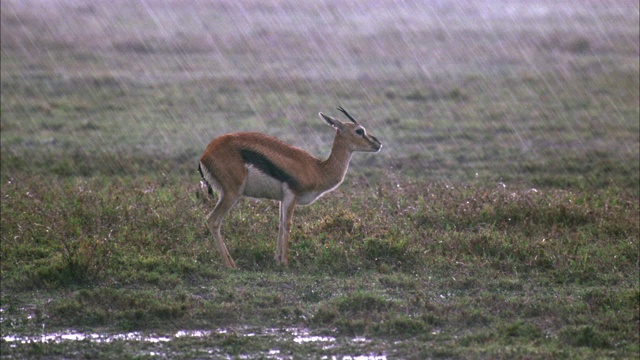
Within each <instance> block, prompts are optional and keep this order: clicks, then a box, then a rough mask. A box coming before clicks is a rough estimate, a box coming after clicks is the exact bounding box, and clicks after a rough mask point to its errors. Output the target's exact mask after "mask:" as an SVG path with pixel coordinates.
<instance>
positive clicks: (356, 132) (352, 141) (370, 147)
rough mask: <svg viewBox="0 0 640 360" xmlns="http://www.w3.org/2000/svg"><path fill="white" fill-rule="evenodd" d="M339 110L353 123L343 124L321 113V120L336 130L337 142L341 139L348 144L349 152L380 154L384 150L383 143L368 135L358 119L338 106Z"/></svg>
mask: <svg viewBox="0 0 640 360" xmlns="http://www.w3.org/2000/svg"><path fill="white" fill-rule="evenodd" d="M338 110H339V111H341V112H342V113H343V114H345V115H346V116H347V118H349V120H351V122H342V121H339V120H337V119H335V118H333V117H331V116H328V115H325V114H323V113H320V114H319V115H320V118H322V120H324V121H325V122H326V123H327V124H329V125H331V126H333V127H334V128H336V129H337V130H338V131H337V135H336V140H338V139H340V140H341V141H343V142H345V143H346V144H348V147H349V150H351V151H363V152H378V151H380V149H381V148H382V143H381V142H380V140H378V139H377V138H376V137H375V136H373V135H369V134H367V130H365V128H364V127H363V126H362V125H360V124H358V122H357V121H356V119H354V118H353V117H352V116H351V115H349V113H348V112H347V111H346V110H345V109H343V108H342V106H338Z"/></svg>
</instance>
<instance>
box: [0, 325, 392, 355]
mask: <svg viewBox="0 0 640 360" xmlns="http://www.w3.org/2000/svg"><path fill="white" fill-rule="evenodd" d="M224 334H236V335H237V336H242V337H270V338H274V340H275V341H276V343H278V342H289V341H293V342H294V343H296V344H299V345H308V344H314V345H316V346H318V348H319V349H322V350H328V349H332V348H335V347H336V346H338V345H340V344H341V343H350V344H354V343H358V344H366V343H368V342H370V340H369V339H367V338H365V337H361V336H357V337H353V338H340V339H337V338H336V337H333V336H328V335H319V334H313V333H311V332H310V331H309V329H306V328H293V327H290V328H266V329H258V328H250V327H246V328H239V329H238V328H218V329H216V330H180V331H177V332H175V333H172V334H170V335H166V334H163V335H158V334H145V333H142V332H127V333H120V334H98V333H82V332H77V331H73V330H69V331H63V332H56V333H44V332H43V333H42V334H40V335H30V336H23V335H5V336H3V337H2V339H3V341H5V342H7V343H8V344H9V346H10V347H12V348H16V347H17V346H18V344H29V343H63V342H73V341H82V342H86V341H88V342H92V343H112V342H117V341H126V342H138V343H169V342H171V341H172V340H174V339H178V338H207V337H210V336H212V335H224ZM147 354H149V355H152V356H154V355H156V356H157V355H161V354H158V353H156V352H153V351H152V352H147ZM265 356H266V357H267V358H281V357H283V354H281V353H280V350H279V349H276V348H272V349H269V350H268V352H265V353H262V356H260V357H265ZM285 357H288V356H285ZM247 358H252V356H248V357H247ZM386 358H387V357H386V355H357V356H350V355H341V356H323V357H322V359H327V360H328V359H331V360H333V359H340V360H345V359H354V360H386Z"/></svg>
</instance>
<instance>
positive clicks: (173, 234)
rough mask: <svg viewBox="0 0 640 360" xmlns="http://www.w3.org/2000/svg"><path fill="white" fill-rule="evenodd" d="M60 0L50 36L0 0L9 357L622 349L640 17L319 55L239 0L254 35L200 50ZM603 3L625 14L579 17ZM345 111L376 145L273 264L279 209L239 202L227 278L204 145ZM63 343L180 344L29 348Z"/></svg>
mask: <svg viewBox="0 0 640 360" xmlns="http://www.w3.org/2000/svg"><path fill="white" fill-rule="evenodd" d="M516 3H517V4H520V3H518V2H514V4H516ZM172 4H173V3H171V4H168V5H166V6H168V7H172V8H173V7H175V9H173V10H172V11H176V13H180V11H183V10H180V9H182V7H181V6H175V5H172ZM176 4H178V3H176ZM549 4H551V3H549ZM549 4H547V5H549ZM67 5H68V6H70V7H69V8H64V9H63V10H64V11H62V10H60V9H61V8H60V6H57V5H56V6H52V7H51V9H47V11H46V13H47V14H48V16H49V20H50V22H52V23H55V22H56V21H64V23H65V24H66V25H65V26H64V27H60V28H55V29H54V28H53V27H51V28H49V27H44V25H43V24H44V23H43V22H41V21H38V18H37V16H36V15H35V12H29V11H24V9H23V8H21V7H16V6H15V4H14V3H11V2H10V1H9V2H5V1H3V3H2V6H3V11H2V24H3V31H2V54H1V57H2V68H1V71H2V79H1V87H2V91H1V92H0V97H1V108H0V111H1V112H0V115H1V121H0V133H1V136H2V142H1V147H0V160H1V161H0V183H1V199H2V201H1V203H0V206H1V210H2V211H1V213H0V217H1V218H0V220H1V223H0V228H1V234H0V236H1V238H0V240H1V244H2V246H1V252H0V256H1V262H0V270H1V290H2V292H1V295H0V309H1V311H0V330H1V331H2V335H3V338H2V339H0V353H1V354H2V356H3V357H6V358H38V357H39V358H64V357H93V358H118V359H120V358H146V357H153V356H160V357H161V356H164V357H168V358H172V357H173V358H177V357H184V358H189V357H191V358H207V357H242V356H248V357H255V358H265V357H272V358H306V357H312V358H313V357H322V356H334V355H335V356H336V357H338V358H340V357H341V356H355V355H367V356H370V357H374V356H376V355H380V356H387V357H389V358H415V359H423V358H505V359H507V358H540V359H543V358H545V359H546V358H636V357H637V355H638V353H639V351H640V350H639V348H638V340H639V335H638V334H639V324H640V319H639V317H638V314H639V313H640V307H639V304H640V293H639V283H638V276H639V266H640V264H639V255H640V254H639V250H638V249H639V246H640V244H639V237H640V236H639V232H640V230H639V226H638V224H639V222H640V219H639V216H640V215H639V214H640V208H639V206H640V205H639V202H638V197H639V196H640V194H639V190H638V189H639V184H640V179H639V174H640V168H639V155H638V142H639V136H640V128H639V126H640V124H639V123H638V117H639V115H640V113H639V112H640V106H639V104H638V96H639V94H638V88H639V83H638V81H639V78H638V63H637V59H638V43H637V33H638V28H637V15H636V17H635V18H633V16H631V17H632V18H633V19H631V20H635V21H632V23H633V24H632V25H631V26H629V25H628V24H629V16H623V15H621V14H622V12H616V11H615V10H616V7H615V6H613V7H612V10H609V9H600V10H598V11H600V12H598V11H594V12H592V11H591V10H590V11H589V12H587V13H580V14H582V15H581V16H582V17H580V16H578V17H576V18H570V19H563V21H562V22H558V21H557V19H555V20H554V19H553V18H554V16H555V15H554V14H552V13H549V14H547V15H544V16H542V18H541V19H538V20H539V21H534V22H533V23H530V22H529V21H531V20H530V19H529V18H523V19H521V20H522V22H521V23H520V24H510V25H507V28H509V26H511V27H513V29H514V31H519V32H523V33H522V34H521V33H518V34H519V35H518V36H513V35H509V34H507V33H503V31H502V30H501V29H499V28H495V29H494V28H487V29H488V30H483V29H480V28H478V29H470V28H465V27H464V26H463V25H462V24H460V25H458V26H454V27H452V28H451V29H447V31H446V32H443V31H442V29H440V30H438V29H432V28H428V29H427V30H425V31H426V32H425V33H423V32H420V31H418V30H416V31H412V32H411V31H410V32H409V34H411V35H412V36H418V37H419V39H420V40H421V41H416V42H415V44H418V43H420V44H422V43H423V41H422V40H424V42H426V43H428V45H429V51H425V50H424V49H423V48H422V47H418V48H416V49H413V48H405V45H407V44H411V43H412V42H411V41H406V40H407V39H408V40H411V39H410V38H406V36H403V32H402V31H400V30H398V31H389V32H384V31H379V32H377V33H376V36H371V34H368V33H366V31H365V32H364V33H361V32H359V31H360V30H358V27H356V29H354V28H353V27H350V26H349V24H348V22H347V25H344V24H343V21H339V23H340V24H337V25H336V26H334V27H333V28H334V32H332V33H331V36H332V38H333V36H334V35H335V39H336V43H337V44H345V43H347V44H356V43H357V44H361V46H355V45H354V46H351V45H350V46H349V47H348V49H347V50H345V51H346V53H345V52H340V51H342V49H340V51H336V52H335V54H333V55H334V56H336V57H337V58H335V59H334V61H333V62H332V61H322V62H318V63H317V62H313V61H311V60H310V58H315V56H316V53H315V52H314V50H317V49H314V48H312V46H311V45H309V42H308V41H306V40H308V39H306V38H304V39H303V38H301V37H300V36H301V35H299V34H297V33H296V32H297V30H296V29H295V28H292V29H279V28H278V27H279V26H280V25H278V24H279V22H273V21H269V19H272V18H270V17H269V16H268V15H265V14H263V13H262V11H266V10H265V9H267V8H268V7H267V8H262V7H259V6H256V7H252V6H247V8H246V9H244V10H246V11H249V12H253V14H254V15H256V14H257V15H256V17H255V21H256V22H257V24H262V25H263V27H265V26H266V27H265V29H263V30H260V31H257V33H250V34H247V37H246V38H242V39H240V38H238V37H237V36H236V35H234V34H222V35H220V38H215V39H207V40H203V39H201V38H199V37H198V36H199V35H198V34H199V33H200V32H202V31H204V30H202V29H197V28H195V27H197V22H194V23H193V24H191V25H190V26H194V28H189V27H185V28H183V30H184V31H185V32H176V34H177V35H175V36H176V37H177V38H176V37H171V36H173V35H172V34H169V33H167V34H165V35H164V36H166V37H169V38H162V37H161V36H159V35H157V34H156V33H154V32H153V31H151V32H149V33H147V32H140V33H139V34H140V38H136V39H134V38H132V37H131V32H130V31H128V30H126V29H124V30H126V31H119V30H121V29H115V30H114V31H115V32H114V33H112V34H111V35H110V36H112V37H110V38H104V37H100V36H98V35H101V34H103V33H102V32H100V31H98V30H95V29H93V30H94V31H95V32H91V31H89V30H91V29H92V28H87V27H86V23H83V22H82V21H84V20H82V19H86V18H89V19H94V20H96V19H97V20H99V19H114V18H112V17H111V16H116V15H117V16H116V18H115V19H119V16H122V17H123V18H124V19H129V20H128V21H121V20H118V23H123V24H124V23H127V24H128V23H129V22H130V23H131V24H132V25H131V26H133V25H135V24H136V23H135V21H134V20H135V19H137V18H140V16H139V14H138V13H136V12H135V11H134V10H135V9H136V8H135V7H123V10H118V11H116V10H115V9H116V7H114V8H110V7H103V6H101V5H99V4H97V5H95V6H80V5H78V4H76V5H78V7H73V6H71V5H73V3H70V5H69V4H67ZM67 5H65V6H67ZM183 5H184V4H183ZM34 6H39V5H37V4H36V5H34ZM157 6H160V5H157ZM301 6H302V5H301ZM304 6H311V5H304ZM304 6H303V8H304ZM460 6H462V5H460ZM636 6H637V5H636ZM63 7H64V6H63ZM606 7H607V8H608V7H610V6H608V5H607V6H606ZM178 8H180V9H178ZM636 8H637V7H636ZM132 9H133V10H132ZM201 10H202V9H201ZM237 10H238V9H235V8H232V7H226V8H225V7H224V6H223V7H222V8H219V7H216V6H213V7H212V8H211V9H210V8H207V9H206V10H202V11H210V12H211V13H210V14H213V15H211V16H214V15H215V14H219V13H223V14H227V15H229V19H231V20H232V19H233V18H234V14H235V13H234V11H237ZM294 10H295V7H292V11H294ZM303 10H304V9H303ZM343 10H344V11H347V12H348V11H353V9H349V8H345V9H343ZM415 10H416V11H417V10H418V9H415ZM433 10H434V11H441V10H442V9H433ZM582 10H584V9H582ZM582 10H581V9H577V10H576V11H578V12H580V11H582ZM58 11H62V13H58ZM158 11H161V10H158ZM67 12H72V13H74V14H75V15H77V16H75V17H73V19H71V18H69V17H66V16H64V15H63V13H67ZM624 12H625V13H626V11H624ZM302 13H305V11H302ZM309 13H312V12H309ZM561 13H562V12H561ZM631 13H632V12H631ZM132 14H133V15H132ZM598 14H604V15H602V16H605V15H606V16H608V17H610V18H611V19H614V20H616V21H612V22H611V24H615V26H613V25H612V26H611V27H607V29H606V31H605V32H604V33H603V32H602V31H604V30H602V28H597V29H595V30H597V31H596V32H595V33H594V34H592V33H589V32H588V31H587V30H588V28H582V26H591V25H589V24H592V23H593V24H596V25H597V24H601V22H602V20H601V19H600V18H598ZM636 14H637V12H636ZM235 15H237V14H235ZM299 15H300V16H303V17H304V16H307V15H305V14H299ZM439 15H440V16H446V14H444V13H439ZM215 16H218V17H219V15H215ZM336 16H337V15H336ZM465 16H471V15H465ZM593 17H595V18H596V19H595V20H594V19H592V18H593ZM142 18H143V19H144V18H145V17H144V16H143V17H142ZM56 19H57V20H56ZM61 19H62V20H61ZM79 19H80V20H79ZM132 19H134V20H132ZM162 19H164V20H163V21H170V20H171V18H170V17H169V18H162ZM229 19H220V21H223V22H224V21H229ZM584 19H592V20H594V21H587V22H583V21H584ZM343 20H344V19H343ZM552 20H553V21H552ZM76 21H79V23H76ZM136 21H138V20H136ZM329 21H331V20H329ZM407 21H409V24H414V26H416V24H415V23H411V21H413V20H412V18H407ZM547 21H548V23H547ZM91 23H92V24H94V25H93V26H98V27H99V26H102V25H104V24H103V23H102V22H100V21H96V22H91ZM471 23H472V22H471ZM556 23H561V24H569V25H567V26H563V27H562V28H561V29H557V28H555V26H556V25H554V24H556ZM587 23H588V24H587ZM101 24H102V25H101ZM296 24H297V23H296ZM296 24H294V23H292V24H290V26H294V27H295V26H299V24H298V25H296ZM490 24H493V23H487V25H488V26H489V25H490ZM576 24H578V25H580V26H577V25H576ZM79 25H82V29H83V30H82V31H76V32H73V34H74V35H73V36H70V35H69V34H68V33H62V34H59V33H57V32H59V31H65V30H64V29H68V30H67V31H72V30H73V29H76V30H77V29H78V28H77V27H78V26H79ZM74 26H75V27H74ZM140 26H141V27H140V29H147V30H148V28H147V27H146V26H148V25H140ZM269 26H273V27H274V28H270V27H269ZM342 26H347V27H349V31H348V32H343V31H341V29H343V28H342ZM420 26H424V24H423V25H420ZM491 26H494V25H491ZM459 27H460V28H459ZM61 29H62V30H61ZM194 29H195V30H194ZM273 29H277V30H278V31H279V32H277V31H276V32H274V33H272V32H271V30H273ZM27 30H29V31H34V32H38V33H41V34H43V35H42V36H41V37H38V38H36V39H34V38H32V37H29V36H28V35H29V31H27ZM298 30H300V29H298ZM303 30H305V31H306V29H303ZM365 30H366V29H365ZM489 30H491V31H489ZM592 30H593V29H592ZM85 31H86V33H87V34H88V35H85ZM363 31H364V30H363ZM525 33H526V34H525ZM302 34H303V35H304V31H302ZM345 34H349V35H345ZM597 34H599V36H596V35H597ZM405 35H406V34H405ZM102 36H104V35H102ZM25 39H26V40H25ZM74 39H75V40H74ZM265 39H266V40H265ZM469 39H475V40H473V41H474V42H475V41H477V42H478V44H479V45H483V46H476V47H473V49H468V47H469V45H470V43H469ZM27 40H28V41H27ZM107 40H108V41H107ZM303 40H304V41H303ZM516 40H522V41H516ZM265 41H272V42H277V43H279V44H284V45H283V46H285V48H295V49H296V51H289V52H286V56H284V55H282V56H284V57H281V54H282V52H281V51H280V49H279V48H272V47H268V46H267V47H265V46H264V42H265ZM105 44H106V45H105ZM496 44H499V46H498V45H496ZM222 45H224V46H222ZM325 46H327V47H329V48H331V46H333V45H329V44H325ZM380 48H383V49H385V53H384V54H378V53H376V49H380ZM214 50H215V51H214ZM472 50H473V51H472ZM496 50H499V51H496ZM296 54H297V55H296ZM310 54H313V56H310ZM345 54H346V55H345ZM406 54H411V55H412V56H405V55H406ZM443 54H444V55H443ZM523 54H525V55H526V56H524V58H523ZM427 55H428V56H427ZM296 56H299V58H297V57H296ZM340 56H342V57H343V58H340ZM221 58H223V59H233V61H234V62H235V64H234V65H235V67H234V66H227V67H224V66H221V64H225V63H224V61H222V60H221ZM438 58H439V59H441V60H440V62H439V63H432V61H435V60H432V59H438ZM274 59H275V60H274ZM443 59H445V60H443ZM256 60H260V61H256ZM226 61H228V60H226ZM301 64H302V65H304V66H307V68H305V69H308V70H309V71H308V72H306V73H304V74H301V73H299V72H296V71H300V70H296V69H297V67H298V66H300V65H301ZM345 64H346V65H345ZM142 65H146V66H142ZM345 66H346V67H345ZM265 68H266V69H268V71H265V70H264V69H265ZM220 69H222V70H220ZM225 69H226V70H225ZM243 69H244V70H243ZM283 69H284V70H287V71H284V70H283ZM422 69H432V70H429V71H426V72H425V71H423V70H422ZM141 70H146V71H141ZM289 71H293V72H294V74H293V75H290V74H289ZM354 71H355V73H356V74H355V75H354V74H352V72H354ZM247 73H251V74H252V76H250V77H248V76H246V75H247ZM318 74H321V76H319V75H318ZM371 74H378V75H380V76H371ZM337 105H342V106H344V107H345V108H347V109H349V111H350V112H352V113H353V114H354V115H355V116H356V117H357V118H358V119H360V120H361V122H362V123H363V124H364V125H365V126H366V127H367V129H368V130H369V131H370V132H371V133H372V134H374V135H376V136H377V137H378V138H380V139H381V140H382V142H383V143H384V148H383V151H382V152H381V153H379V154H375V155H362V154H359V155H355V156H354V159H353V161H352V165H351V169H350V172H349V174H348V175H347V179H346V182H345V183H344V184H343V185H342V186H341V187H340V188H339V189H338V190H336V192H335V193H332V194H330V195H327V196H326V197H325V198H323V199H321V200H319V201H318V202H317V203H315V204H313V205H312V206H309V207H300V208H298V209H297V210H296V217H295V219H294V228H293V232H292V244H291V249H290V251H291V253H290V267H289V268H287V269H284V268H281V267H278V266H277V265H276V264H275V262H274V260H273V255H274V251H275V238H276V235H277V225H278V223H277V212H278V209H277V206H278V205H277V203H274V202H269V201H255V200H250V199H245V200H243V201H242V202H241V203H240V204H239V205H238V206H237V207H236V208H235V209H234V210H233V211H232V212H231V213H230V215H229V217H228V218H227V220H226V222H225V224H224V226H223V230H222V231H223V236H224V237H225V239H226V241H227V246H228V247H229V250H230V252H231V255H232V256H233V257H234V259H235V260H236V263H237V264H238V266H239V267H240V269H241V270H239V271H229V270H226V269H225V268H224V267H223V265H222V263H221V262H220V258H219V255H218V254H217V251H216V250H215V246H214V244H213V243H212V239H211V236H210V234H209V233H208V229H207V228H206V226H205V218H206V215H207V213H208V212H209V211H210V210H211V209H212V207H213V205H214V204H215V198H212V197H209V196H208V195H207V194H206V191H205V189H204V188H203V187H202V186H201V184H199V180H200V179H199V177H198V175H197V171H196V159H197V156H198V155H199V154H200V152H201V151H202V149H203V148H204V146H205V145H206V143H207V142H208V141H209V140H210V139H211V138H213V137H214V136H217V135H219V134H222V133H226V132H230V131H239V130H252V131H261V132H267V133H270V134H272V135H275V136H277V137H279V138H281V139H283V140H285V141H288V142H290V143H293V144H295V145H296V146H299V147H302V148H304V149H307V150H309V151H310V152H311V153H313V154H315V155H317V156H319V157H324V156H326V155H327V154H328V150H329V144H330V141H331V136H332V131H331V130H330V129H329V128H327V127H326V126H325V125H324V124H323V123H322V122H321V121H320V120H319V119H317V118H315V116H316V115H315V114H317V112H318V111H324V112H327V113H331V112H332V110H331V109H332V108H334V107H335V106H337ZM301 134H304V136H301ZM249 224H250V226H249ZM291 329H297V330H291ZM181 330H196V331H203V332H204V333H205V334H206V335H203V336H197V337H190V336H184V337H173V334H176V333H177V332H178V331H181ZM68 331H72V332H82V333H87V334H103V335H105V336H109V335H110V334H128V333H136V334H138V333H139V334H146V335H149V336H151V337H154V336H155V337H163V336H164V337H169V338H171V340H170V341H160V342H158V341H156V342H153V341H141V340H139V339H126V338H117V336H116V340H114V341H103V342H98V341H89V340H83V341H53V340H43V339H42V338H41V336H42V335H43V334H55V333H58V332H68ZM293 332H301V333H305V334H307V333H308V334H312V335H315V336H318V337H321V339H320V340H318V341H295V339H294V338H295V336H294V335H292V333H293ZM10 335H11V336H13V335H17V336H25V337H27V338H28V339H31V340H30V341H26V342H24V343H22V342H19V341H9V340H8V338H7V337H6V336H10ZM44 339H47V338H46V337H45V338H44ZM327 339H333V340H327ZM276 350H277V352H275V351H276Z"/></svg>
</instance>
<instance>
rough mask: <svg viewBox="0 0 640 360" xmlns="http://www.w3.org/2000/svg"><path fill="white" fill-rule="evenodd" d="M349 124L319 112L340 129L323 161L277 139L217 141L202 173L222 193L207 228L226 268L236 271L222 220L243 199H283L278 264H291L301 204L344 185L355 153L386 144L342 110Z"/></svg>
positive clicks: (240, 136)
mask: <svg viewBox="0 0 640 360" xmlns="http://www.w3.org/2000/svg"><path fill="white" fill-rule="evenodd" d="M338 110H339V111H341V112H342V113H344V114H345V115H346V116H347V118H349V120H351V122H350V123H348V122H341V121H339V120H337V119H335V118H333V117H331V116H327V115H325V114H323V113H319V115H320V118H321V119H323V120H324V121H325V122H326V123H327V124H329V125H330V126H332V127H334V128H335V129H336V135H335V138H334V140H333V146H332V148H331V154H330V155H329V157H328V158H327V159H326V160H324V161H322V160H320V159H317V158H315V157H313V156H312V155H310V154H309V153H307V152H306V151H304V150H302V149H299V148H297V147H294V146H291V145H288V144H286V143H284V142H282V141H280V140H278V139H276V138H274V137H271V136H268V135H264V134H259V133H251V132H238V133H232V134H226V135H222V136H220V137H218V138H215V139H213V140H212V141H211V142H210V143H209V145H207V148H206V149H205V150H204V152H203V153H202V155H201V156H200V162H199V164H198V171H199V172H200V175H201V176H202V178H203V179H204V180H205V182H206V183H207V188H208V190H209V193H210V194H212V193H213V191H212V190H213V189H212V187H213V188H215V189H216V190H217V191H218V203H217V204H216V206H215V208H214V209H213V211H212V212H211V213H210V214H209V217H208V219H207V225H208V226H209V231H211V234H212V235H213V238H214V239H215V241H216V246H217V247H218V252H220V255H221V256H222V259H223V260H224V263H225V265H226V266H227V267H230V268H235V267H236V264H235V262H234V261H233V259H232V258H231V255H230V254H229V251H228V250H227V247H226V246H225V245H224V241H223V240H222V236H221V235H220V227H221V225H222V220H223V219H224V217H225V215H226V214H227V212H228V211H229V210H230V209H231V208H232V207H233V206H234V205H235V204H236V203H237V202H238V200H239V199H240V198H241V197H242V196H249V197H253V198H263V199H273V200H279V201H280V224H279V228H278V241H277V244H276V254H275V260H276V262H278V263H280V264H282V265H285V266H286V265H288V264H289V234H290V232H291V219H292V218H293V210H294V208H295V206H296V205H308V204H311V203H312V202H314V201H315V200H316V199H318V198H319V197H320V196H322V195H324V194H326V193H327V192H329V191H331V190H334V189H335V188H337V187H338V185H340V183H341V182H342V180H343V179H344V176H345V174H346V173H347V168H348V167H349V161H350V160H351V154H352V153H353V152H354V151H363V152H378V151H380V149H381V148H382V144H381V143H380V141H379V140H378V139H376V137H375V136H372V135H368V134H367V132H366V130H365V129H364V128H363V127H362V126H361V125H360V124H358V122H357V121H356V120H355V119H354V118H353V117H352V116H351V115H349V113H348V112H347V111H346V110H344V109H343V108H342V107H338Z"/></svg>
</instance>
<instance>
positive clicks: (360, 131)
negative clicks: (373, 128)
mask: <svg viewBox="0 0 640 360" xmlns="http://www.w3.org/2000/svg"><path fill="white" fill-rule="evenodd" d="M356 134H358V135H360V136H362V135H364V129H363V128H357V129H356Z"/></svg>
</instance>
